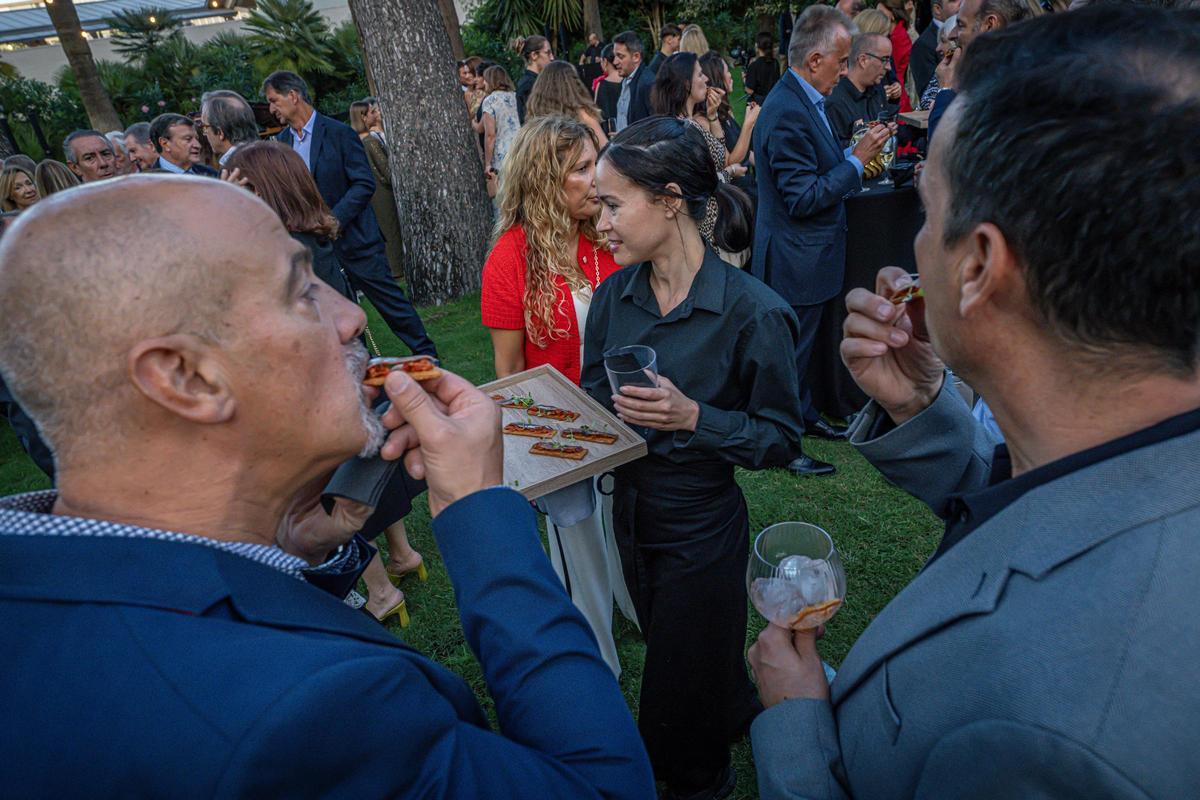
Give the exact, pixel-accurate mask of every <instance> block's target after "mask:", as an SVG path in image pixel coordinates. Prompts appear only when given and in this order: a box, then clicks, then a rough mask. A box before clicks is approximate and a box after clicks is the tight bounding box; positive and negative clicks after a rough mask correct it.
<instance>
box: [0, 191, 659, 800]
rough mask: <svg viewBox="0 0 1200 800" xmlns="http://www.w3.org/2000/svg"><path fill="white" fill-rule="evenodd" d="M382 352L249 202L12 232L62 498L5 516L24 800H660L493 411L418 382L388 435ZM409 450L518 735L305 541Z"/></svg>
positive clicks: (24, 341) (37, 387) (0, 321)
mask: <svg viewBox="0 0 1200 800" xmlns="http://www.w3.org/2000/svg"><path fill="white" fill-rule="evenodd" d="M197 208H202V209H204V213H202V214H197V213H196V209H197ZM130 215H132V217H131V216H130ZM68 226H69V227H70V229H71V230H72V231H74V232H75V234H76V235H73V236H62V235H61V232H62V231H63V230H65V229H66V228H67V227H68ZM214 230H215V231H220V232H221V235H219V236H214V235H213V231H214ZM115 231H119V234H116V233H114V232H115ZM131 237H132V238H131ZM179 253H186V254H188V256H187V257H186V258H180V257H178V254H179ZM81 275H86V276H87V280H80V279H79V277H80V276H81ZM51 292H53V295H54V297H55V302H54V303H49V304H48V303H45V302H39V299H41V300H44V299H45V298H46V297H49V296H51ZM364 324H365V316H364V314H363V312H362V310H361V309H360V308H359V307H358V306H357V305H355V304H354V303H351V302H349V301H348V300H346V299H345V298H343V297H342V296H341V295H340V294H338V293H337V292H336V291H334V290H333V289H332V288H330V287H329V286H328V285H326V284H325V283H323V282H322V281H320V280H318V279H317V278H316V277H315V275H314V274H313V272H312V267H311V256H310V254H309V251H308V249H307V248H306V247H304V245H303V244H300V243H298V242H296V241H295V240H293V239H292V238H291V236H290V235H289V234H288V232H287V231H286V230H285V229H284V227H283V225H282V224H280V221H279V219H278V217H277V216H276V215H275V213H274V212H273V211H272V210H271V209H270V208H268V207H267V206H266V205H265V204H263V203H262V202H261V201H260V200H258V199H257V198H255V197H254V196H253V195H251V194H250V193H248V192H245V191H242V190H240V189H237V188H236V187H233V186H231V185H229V184H227V183H223V182H220V181H194V180H192V179H190V178H184V177H175V176H136V175H135V176H130V177H127V178H125V179H123V180H121V181H106V182H101V183H97V184H94V185H89V186H82V187H79V188H78V189H76V190H73V191H71V192H63V193H61V194H59V195H55V196H53V197H50V198H47V199H46V200H43V201H42V202H40V203H38V204H37V206H36V207H35V208H34V209H32V210H31V211H28V212H25V213H24V214H22V215H21V218H20V219H19V220H18V222H17V223H16V224H15V225H14V226H13V227H12V229H11V230H9V231H8V232H7V234H6V235H5V237H4V239H3V242H0V373H2V374H3V378H4V381H5V384H6V385H7V386H8V387H9V389H10V390H11V391H12V394H13V396H14V397H15V398H16V399H17V400H18V401H19V402H20V403H21V404H22V405H23V406H24V407H25V408H26V409H27V410H28V411H29V414H30V415H31V416H32V417H33V418H34V419H35V420H36V422H37V424H38V427H39V429H40V430H41V431H42V433H43V434H44V435H45V437H46V440H47V442H48V444H49V445H50V447H51V448H52V449H53V450H54V452H55V457H56V462H57V465H58V475H57V491H56V492H37V493H33V494H26V495H18V496H15V497H8V498H3V499H2V500H0V619H3V620H4V623H5V624H4V632H5V633H4V636H5V642H4V651H5V654H4V658H2V659H0V686H3V689H2V690H0V719H3V720H4V723H3V724H4V727H5V735H4V736H2V737H0V786H3V787H4V791H5V793H6V794H9V795H12V796H14V797H69V796H77V795H79V794H81V793H82V794H86V795H88V796H89V797H131V796H139V797H214V796H219V797H322V798H323V797H352V798H366V797H409V796H418V795H419V796H430V797H433V796H437V797H464V798H465V797H469V798H500V797H570V798H600V797H606V798H651V797H653V796H654V783H653V778H652V776H651V772H650V767H649V763H648V761H647V758H646V755H645V752H644V750H643V748H642V744H641V741H640V738H639V736H638V732H637V729H636V727H635V726H634V723H633V719H632V716H631V715H630V713H629V710H628V708H627V706H626V705H625V701H624V698H623V697H622V695H621V692H620V689H619V688H618V686H617V683H616V680H615V679H614V678H613V675H612V672H611V671H610V670H609V669H608V667H607V666H606V665H605V664H604V661H603V660H602V659H601V658H600V653H599V651H598V649H597V647H596V641H595V638H594V637H593V636H592V634H591V631H590V629H589V628H588V626H587V623H586V622H585V621H584V619H583V617H582V616H581V615H580V614H579V612H578V611H576V610H575V608H574V607H573V606H572V605H571V603H570V601H569V600H568V598H567V596H566V594H565V593H564V592H563V589H562V586H561V584H560V583H559V582H558V579H557V578H556V577H555V575H554V572H553V570H551V568H550V564H549V562H548V561H547V560H546V556H545V553H544V552H543V551H542V549H541V545H540V542H539V540H538V536H537V528H536V525H535V520H534V516H533V512H532V511H531V510H530V508H529V504H528V503H527V502H526V501H525V500H524V499H523V498H522V497H521V496H520V495H519V494H517V493H516V492H514V491H512V490H510V489H507V488H502V487H501V486H500V484H501V483H502V480H503V476H502V445H501V441H500V438H501V435H500V429H499V412H498V410H497V409H496V407H495V404H494V403H493V402H492V401H491V400H490V399H488V398H487V397H486V396H485V395H483V394H482V393H481V392H479V391H478V390H476V389H474V388H473V387H472V386H471V385H470V384H469V383H468V382H467V381H465V380H464V379H462V378H460V377H458V376H455V375H452V374H450V373H446V374H445V375H444V376H443V377H441V378H440V379H437V380H436V381H433V382H430V383H426V384H423V385H418V384H416V383H415V382H414V381H412V380H411V379H410V378H408V377H407V376H405V375H401V374H395V375H393V376H391V377H390V378H389V382H388V384H387V386H386V387H384V389H385V391H386V393H387V395H388V398H389V399H390V400H391V402H392V406H391V408H390V409H389V411H388V412H387V413H386V414H385V415H384V417H383V418H382V419H380V418H378V417H375V416H374V415H373V414H372V413H370V411H369V405H368V403H369V400H370V399H371V393H373V392H375V391H377V390H373V389H369V388H368V387H364V386H363V385H362V383H361V380H362V377H363V370H364V365H365V360H366V353H365V350H364V348H363V347H362V345H361V344H360V343H359V342H358V336H359V334H360V333H361V332H362V329H363V326H364ZM46 364H54V369H46V368H44V365H46ZM389 430H390V433H389ZM385 436H386V437H387V438H386V443H385V444H383V446H382V450H381V451H380V455H381V456H382V457H383V458H384V459H391V460H395V459H397V458H401V457H403V460H404V464H405V467H406V468H407V470H408V471H409V473H410V474H412V475H413V476H414V477H416V478H421V479H424V480H426V481H427V482H428V486H429V510H430V513H431V515H432V516H433V529H434V535H435V536H436V537H437V539H438V546H439V549H440V551H441V553H442V556H443V558H444V559H445V564H446V569H447V571H448V573H449V574H450V577H451V580H452V582H453V584H454V590H455V599H456V601H457V605H458V608H459V613H460V616H461V619H462V624H463V632H464V635H465V637H466V640H467V643H468V644H469V645H470V646H471V648H472V649H473V651H474V653H475V654H476V656H477V657H478V658H479V662H480V665H481V667H482V670H483V676H484V679H485V680H486V681H487V685H488V688H489V690H490V692H491V695H492V697H493V698H494V699H495V709H496V715H497V717H498V719H499V723H500V729H501V730H502V731H503V733H499V732H497V731H494V730H492V729H491V727H490V726H489V724H488V722H487V717H486V716H485V714H484V712H483V710H482V709H481V708H480V706H479V704H478V703H477V702H476V700H475V697H474V695H473V693H472V691H471V689H470V688H469V687H468V686H467V685H466V684H465V683H464V682H463V681H461V680H460V679H458V678H457V677H455V676H454V675H452V674H451V673H449V672H448V671H447V670H445V669H443V668H441V667H439V666H438V665H436V664H434V663H432V662H431V661H429V660H428V659H426V658H423V657H422V656H420V655H419V654H418V653H416V652H415V651H414V650H412V649H411V648H410V647H408V646H406V645H405V644H404V643H403V642H401V641H400V640H398V639H395V638H393V637H392V636H391V635H390V634H389V633H388V632H387V631H386V630H385V629H384V628H382V627H380V626H379V625H378V624H377V623H375V622H374V621H373V620H370V619H369V618H368V617H367V616H366V615H364V614H362V613H361V612H357V611H354V610H353V609H351V608H350V607H349V606H347V605H345V604H344V603H341V602H339V601H338V600H336V599H335V598H334V597H332V596H331V595H329V594H327V593H326V592H325V591H322V590H321V589H319V588H316V586H314V585H313V584H314V583H316V582H317V581H315V580H314V579H313V578H314V577H319V576H313V575H312V572H313V569H312V568H310V566H309V564H310V562H319V561H320V560H321V559H322V558H323V554H322V553H319V552H316V549H317V547H316V546H317V545H322V544H323V545H324V547H325V549H326V550H328V549H329V548H332V547H335V546H336V545H337V544H338V542H337V541H336V540H327V541H325V542H321V541H315V540H314V539H313V537H312V536H310V535H309V534H307V533H304V531H303V525H302V523H301V521H300V520H299V517H298V516H297V515H296V514H293V513H291V509H292V508H293V507H294V505H295V503H296V498H297V497H302V496H306V495H307V493H308V491H309V490H310V488H311V487H312V486H314V485H317V486H320V485H322V484H323V482H324V479H325V475H326V474H327V473H328V472H329V471H330V470H331V469H332V468H333V467H335V466H336V465H338V464H339V463H341V462H343V461H344V460H345V459H347V458H348V457H350V456H353V455H354V454H355V453H363V454H369V453H371V452H373V451H376V450H379V449H380V443H381V442H383V441H384V440H385ZM342 538H343V539H344V538H345V537H342ZM277 542H283V543H285V547H282V548H281V547H280V546H278V545H277ZM297 553H303V554H304V558H300V557H297Z"/></svg>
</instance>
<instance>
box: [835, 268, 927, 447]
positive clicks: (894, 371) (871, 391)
mask: <svg viewBox="0 0 1200 800" xmlns="http://www.w3.org/2000/svg"><path fill="white" fill-rule="evenodd" d="M912 283H913V279H912V277H911V276H909V274H908V273H907V272H905V271H904V270H902V269H900V268H899V267H884V268H883V269H881V270H880V271H879V274H878V275H877V276H876V278H875V291H874V292H870V291H868V290H866V289H862V288H858V289H854V290H852V291H851V292H850V294H848V295H846V310H847V311H848V312H849V315H848V316H847V317H846V322H845V324H844V325H843V328H842V329H843V332H844V338H843V339H842V346H841V352H842V361H843V362H844V363H845V364H846V368H847V369H849V370H850V375H851V376H852V377H853V378H854V381H855V383H857V384H858V385H859V387H860V388H861V389H862V390H863V391H864V392H866V393H867V394H868V395H870V397H871V399H873V400H875V401H876V402H877V403H879V405H880V406H882V407H883V409H884V410H885V411H886V412H887V413H888V415H889V416H890V417H891V418H892V420H893V421H894V422H895V423H896V424H897V425H899V424H901V423H903V422H905V421H907V420H908V419H910V418H912V417H914V416H916V415H917V414H918V413H920V412H921V411H923V410H924V409H925V408H927V407H928V406H929V405H930V404H931V403H932V402H933V400H934V398H936V397H937V393H938V392H939V391H940V390H941V388H942V375H943V371H944V369H945V365H944V364H942V361H941V359H940V358H938V356H937V354H936V353H934V351H933V347H932V346H931V345H930V344H929V340H928V338H927V336H926V334H925V306H924V298H923V297H917V298H915V299H913V300H912V302H908V303H899V304H897V303H893V302H892V300H893V298H896V297H897V296H898V295H900V294H901V293H903V292H904V291H905V290H906V289H908V288H909V287H911V286H912Z"/></svg>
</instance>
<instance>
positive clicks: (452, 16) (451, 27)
mask: <svg viewBox="0 0 1200 800" xmlns="http://www.w3.org/2000/svg"><path fill="white" fill-rule="evenodd" d="M438 8H439V9H441V12H442V21H443V22H445V23H446V35H447V36H449V37H450V52H451V53H453V54H454V58H455V60H457V61H462V60H463V59H464V58H466V57H467V52H466V50H464V49H463V43H462V33H460V32H459V30H458V9H456V8H455V7H454V0H438Z"/></svg>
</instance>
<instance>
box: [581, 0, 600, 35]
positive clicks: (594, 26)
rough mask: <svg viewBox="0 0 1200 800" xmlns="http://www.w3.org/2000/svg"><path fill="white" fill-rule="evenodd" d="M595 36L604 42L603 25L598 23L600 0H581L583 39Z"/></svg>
mask: <svg viewBox="0 0 1200 800" xmlns="http://www.w3.org/2000/svg"><path fill="white" fill-rule="evenodd" d="M593 33H594V34H596V36H597V37H598V38H599V39H600V41H602V42H603V41H604V25H603V24H602V23H601V22H600V0H583V38H584V39H587V37H588V35H589V34H593Z"/></svg>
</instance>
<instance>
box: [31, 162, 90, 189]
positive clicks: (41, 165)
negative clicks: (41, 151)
mask: <svg viewBox="0 0 1200 800" xmlns="http://www.w3.org/2000/svg"><path fill="white" fill-rule="evenodd" d="M33 182H34V183H35V184H37V190H38V195H40V196H41V197H47V196H49V195H52V194H54V193H55V192H61V191H62V190H63V189H70V188H71V187H72V186H78V185H79V184H80V183H81V181H80V180H79V177H78V176H77V175H76V174H75V173H74V172H71V170H69V169H67V165H66V164H64V163H62V162H61V161H55V160H54V159H52V158H44V159H42V160H41V161H39V162H38V165H37V169H35V170H34V171H33Z"/></svg>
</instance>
